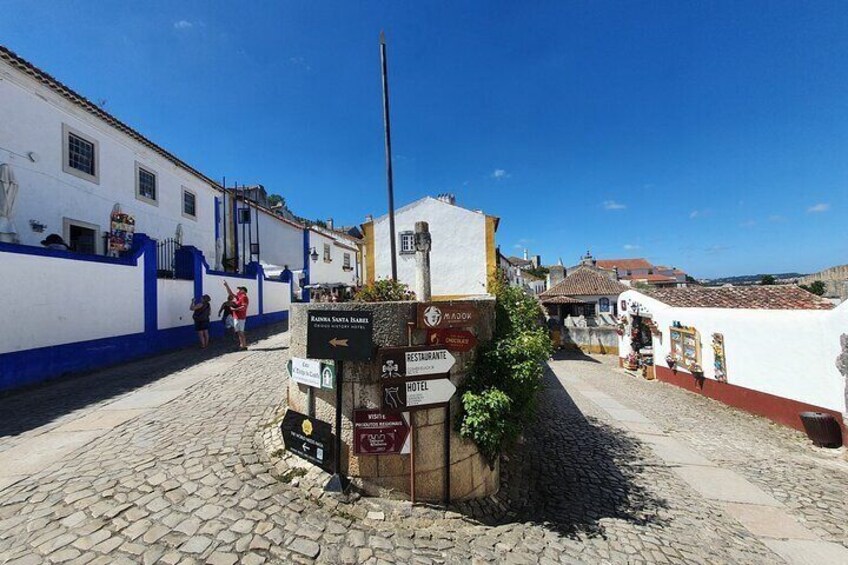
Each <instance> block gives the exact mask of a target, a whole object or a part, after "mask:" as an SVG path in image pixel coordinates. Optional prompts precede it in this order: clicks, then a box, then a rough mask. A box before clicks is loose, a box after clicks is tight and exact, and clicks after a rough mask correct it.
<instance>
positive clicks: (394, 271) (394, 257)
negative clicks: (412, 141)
mask: <svg viewBox="0 0 848 565" xmlns="http://www.w3.org/2000/svg"><path fill="white" fill-rule="evenodd" d="M380 62H381V64H382V68H383V125H384V126H385V129H386V182H387V183H388V188H389V238H390V240H389V243H390V249H391V252H392V280H393V281H397V250H396V249H395V245H396V243H395V191H394V184H393V182H392V134H391V127H390V125H389V71H388V67H387V62H386V34H385V33H383V32H382V31H381V32H380Z"/></svg>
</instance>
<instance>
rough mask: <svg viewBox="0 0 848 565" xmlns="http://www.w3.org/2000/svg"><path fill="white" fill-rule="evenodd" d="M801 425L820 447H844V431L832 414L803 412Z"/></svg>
mask: <svg viewBox="0 0 848 565" xmlns="http://www.w3.org/2000/svg"><path fill="white" fill-rule="evenodd" d="M799 416H800V418H801V423H802V424H804V431H805V432H807V437H808V438H810V439H811V440H812V442H813V443H814V444H816V445H817V446H819V447H830V448H836V447H842V429H841V428H840V427H839V422H838V421H837V420H836V418H834V417H833V415H831V414H825V413H824V412H801V413H800V414H799Z"/></svg>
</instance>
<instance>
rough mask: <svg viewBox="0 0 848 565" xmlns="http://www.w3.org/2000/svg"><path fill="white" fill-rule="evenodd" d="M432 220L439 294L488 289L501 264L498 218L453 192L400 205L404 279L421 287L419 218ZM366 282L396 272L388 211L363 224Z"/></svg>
mask: <svg viewBox="0 0 848 565" xmlns="http://www.w3.org/2000/svg"><path fill="white" fill-rule="evenodd" d="M420 221H424V222H427V223H428V224H429V229H430V235H431V237H432V246H431V251H430V272H431V281H432V292H433V299H434V300H440V299H441V300H449V299H453V298H464V297H469V296H478V295H484V294H487V292H488V280H489V277H490V276H491V275H493V274H494V273H495V271H496V269H497V252H496V247H495V233H496V231H497V228H498V221H499V220H498V218H496V217H495V216H490V215H488V214H485V213H483V212H481V211H475V210H469V209H468V208H463V207H462V206H457V205H456V199H455V198H454V197H453V196H451V195H442V196H440V197H439V198H432V197H429V196H428V197H425V198H422V199H420V200H416V201H415V202H412V203H411V204H407V205H406V206H404V207H402V208H399V209H398V210H396V211H395V232H396V233H395V246H396V259H397V274H398V280H400V281H401V282H403V283H406V284H407V285H409V287H410V288H414V287H415V245H414V233H415V222H420ZM362 232H363V234H364V236H365V237H364V239H365V241H364V252H363V263H364V275H365V282H373V281H374V280H376V279H381V278H388V277H391V246H390V245H391V244H390V239H389V238H390V233H389V217H388V214H387V215H384V216H381V217H379V218H376V219H373V220H369V221H367V222H365V223H364V224H363V225H362Z"/></svg>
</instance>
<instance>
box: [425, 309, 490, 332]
mask: <svg viewBox="0 0 848 565" xmlns="http://www.w3.org/2000/svg"><path fill="white" fill-rule="evenodd" d="M478 318H479V315H478V313H477V309H476V308H475V307H474V306H473V305H471V304H468V303H461V304H454V303H452V302H430V303H423V302H419V303H418V327H419V328H422V329H431V328H433V329H441V328H467V327H470V326H473V325H474V324H476V323H477V320H478Z"/></svg>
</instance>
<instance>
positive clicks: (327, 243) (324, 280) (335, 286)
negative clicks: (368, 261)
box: [304, 221, 362, 300]
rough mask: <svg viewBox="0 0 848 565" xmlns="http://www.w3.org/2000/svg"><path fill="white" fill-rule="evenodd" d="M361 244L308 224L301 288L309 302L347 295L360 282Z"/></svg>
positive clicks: (346, 235)
mask: <svg viewBox="0 0 848 565" xmlns="http://www.w3.org/2000/svg"><path fill="white" fill-rule="evenodd" d="M360 246H361V241H360V240H358V239H357V238H356V237H354V236H352V235H350V234H348V233H345V232H341V231H338V230H335V229H333V227H332V221H330V222H329V224H328V226H327V227H323V226H319V225H311V226H309V228H308V229H307V230H306V239H305V242H304V250H305V252H306V258H305V260H306V264H307V268H306V273H307V276H306V277H305V280H304V287H305V290H306V292H307V293H306V294H304V299H305V298H306V297H307V296H311V298H312V299H313V300H330V299H332V298H333V297H334V296H336V297H337V298H339V297H344V296H351V295H352V293H353V290H354V289H355V288H356V287H357V286H359V284H360V282H361V278H360V274H361V268H362V267H361V262H360V257H361V250H360Z"/></svg>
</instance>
